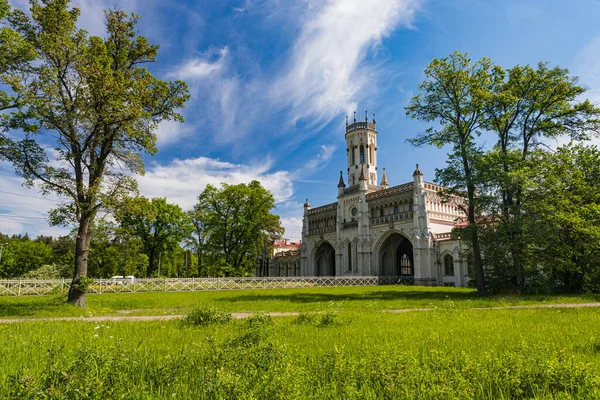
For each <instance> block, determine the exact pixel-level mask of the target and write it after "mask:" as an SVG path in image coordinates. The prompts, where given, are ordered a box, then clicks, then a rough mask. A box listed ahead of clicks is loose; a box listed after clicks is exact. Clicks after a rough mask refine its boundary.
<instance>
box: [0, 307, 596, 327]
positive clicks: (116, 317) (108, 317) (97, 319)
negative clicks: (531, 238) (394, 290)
mask: <svg viewBox="0 0 600 400" xmlns="http://www.w3.org/2000/svg"><path fill="white" fill-rule="evenodd" d="M589 307H600V303H579V304H577V303H575V304H531V305H522V306H496V307H478V308H458V309H460V310H512V309H528V308H534V309H535V308H589ZM432 310H434V308H402V309H399V310H382V312H388V313H394V314H400V313H406V312H412V311H432ZM122 311H127V310H122ZM122 311H117V312H122ZM136 311H137V310H136ZM254 314H256V313H251V312H245V313H232V314H231V316H232V317H233V318H234V319H244V318H248V317H251V316H252V315H254ZM265 314H266V315H269V316H271V317H296V316H298V315H299V314H300V313H299V312H270V313H265ZM183 317H184V315H181V314H178V315H104V316H102V315H100V316H96V317H52V318H10V319H0V324H14V323H20V322H32V321H33V322H55V321H84V322H113V321H169V320H172V319H182V318H183Z"/></svg>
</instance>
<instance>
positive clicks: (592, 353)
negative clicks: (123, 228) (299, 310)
mask: <svg viewBox="0 0 600 400" xmlns="http://www.w3.org/2000/svg"><path fill="white" fill-rule="evenodd" d="M202 321H204V322H206V324H205V325H197V326H193V325H189V324H185V323H184V322H182V321H169V322H143V323H140V322H137V323H133V322H119V323H116V322H115V323H104V324H95V323H90V322H46V323H43V322H34V321H31V322H25V323H20V324H4V325H0V343H2V346H0V398H56V399H63V398H64V399H77V398H82V399H83V398H92V399H108V398H126V399H130V398H131V399H148V398H165V399H166V398H178V399H188V398H189V399H192V398H193V399H196V398H206V399H217V398H239V399H253V398H254V399H259V398H260V399H305V398H314V399H382V398H387V399H401V398H411V399H412V398H419V399H471V398H481V399H483V398H487V399H528V398H539V399H567V398H577V399H597V398H600V328H599V327H600V313H599V312H598V311H597V310H592V309H528V310H472V309H471V310H469V309H460V308H455V307H453V306H449V307H443V308H437V309H435V310H432V311H428V312H411V313H403V314H391V313H381V312H369V310H364V311H363V312H359V311H356V310H335V307H334V308H332V309H330V310H329V311H327V312H325V313H322V314H310V313H303V314H301V315H300V316H298V317H293V318H292V317H290V318H269V317H265V316H257V317H254V318H251V319H248V320H231V321H227V320H225V321H217V320H211V319H210V318H208V319H204V320H202ZM211 322H212V323H211ZM219 322H221V323H219Z"/></svg>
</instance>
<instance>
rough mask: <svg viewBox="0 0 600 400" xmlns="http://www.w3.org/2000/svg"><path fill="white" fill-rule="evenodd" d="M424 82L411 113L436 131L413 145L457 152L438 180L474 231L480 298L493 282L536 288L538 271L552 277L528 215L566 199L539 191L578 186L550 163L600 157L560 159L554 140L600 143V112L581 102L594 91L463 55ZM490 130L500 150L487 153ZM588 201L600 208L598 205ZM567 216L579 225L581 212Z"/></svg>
mask: <svg viewBox="0 0 600 400" xmlns="http://www.w3.org/2000/svg"><path fill="white" fill-rule="evenodd" d="M425 75H426V76H427V80H426V81H424V82H423V83H422V84H421V85H420V86H419V93H418V94H417V95H416V96H415V97H414V98H413V99H412V100H411V103H410V105H409V106H408V107H407V108H406V110H407V114H408V115H409V116H411V117H413V118H416V119H420V120H423V121H426V122H430V123H435V124H436V125H434V126H431V127H430V128H428V129H427V130H426V131H425V132H424V133H423V134H420V135H419V136H417V137H416V138H414V139H411V140H410V141H411V142H412V143H413V144H414V145H417V146H420V145H435V146H438V147H441V146H444V145H451V146H452V152H451V153H450V154H449V155H448V160H447V166H446V167H445V168H440V169H438V170H436V180H437V181H438V183H440V184H442V185H445V186H447V187H448V190H447V191H446V192H445V193H443V194H444V195H445V196H446V198H449V197H452V196H454V197H459V198H462V199H463V202H464V211H465V213H466V217H467V221H468V226H467V227H466V228H461V229H458V230H457V233H458V234H459V235H460V236H461V237H463V239H465V240H466V241H467V242H468V244H469V245H470V247H471V249H470V252H471V253H472V255H473V257H474V261H475V266H476V271H477V287H478V290H479V292H483V290H485V288H486V281H487V280H489V279H492V280H493V282H492V286H493V287H494V289H496V290H497V289H500V290H503V289H508V288H517V289H518V290H521V291H523V290H525V289H526V286H527V279H528V278H529V280H530V281H531V282H530V283H531V284H533V283H534V282H533V281H537V282H539V281H540V275H539V272H540V271H542V270H548V268H546V267H548V266H546V265H542V264H540V263H539V260H540V254H539V246H540V245H541V244H542V243H540V242H539V241H538V240H539V231H537V230H536V228H535V227H534V226H533V225H531V221H535V220H536V219H535V218H534V215H533V214H532V213H531V211H532V209H530V208H529V207H531V206H532V205H533V204H534V203H535V201H538V202H539V201H541V202H542V203H543V204H545V205H544V207H549V206H550V205H551V204H552V203H553V201H555V200H557V199H559V198H560V197H561V196H556V197H553V198H547V199H545V200H544V198H543V197H539V193H545V192H546V193H547V191H546V190H545V188H547V187H553V185H554V183H553V180H555V179H566V180H569V179H572V177H571V176H570V175H569V174H566V175H565V173H566V171H565V170H562V169H556V168H554V169H553V171H554V172H555V173H556V174H557V175H556V176H555V177H554V178H551V176H550V175H549V174H547V173H546V172H547V170H544V169H543V167H544V166H546V167H547V168H549V167H550V165H549V164H548V162H550V161H549V160H553V161H554V162H560V163H562V164H568V165H571V166H573V163H574V160H576V159H582V157H583V156H582V155H583V154H586V155H587V157H588V158H590V157H593V155H594V154H595V151H596V150H595V149H592V148H586V147H566V148H559V151H558V153H557V155H554V154H553V153H552V152H551V151H548V149H549V147H548V144H549V143H548V140H549V139H557V138H561V137H568V138H570V139H571V140H579V141H581V140H587V139H589V138H591V137H594V136H597V135H598V133H599V132H600V109H599V108H597V107H596V106H595V105H593V104H592V103H591V102H589V101H588V100H584V99H583V100H582V99H581V96H582V95H583V94H584V93H585V91H586V88H585V87H583V86H582V85H581V84H580V83H579V81H578V79H577V78H576V77H572V76H570V75H569V71H568V70H566V69H562V68H559V67H550V66H549V64H548V63H539V64H538V65H537V67H531V66H529V65H527V66H519V65H517V66H515V67H512V68H507V69H504V68H502V67H499V66H495V65H493V64H492V62H491V60H489V59H487V58H484V59H482V60H479V61H476V62H472V61H471V60H470V58H469V57H468V55H467V54H464V53H460V52H455V53H453V54H451V55H450V56H448V57H447V58H444V59H441V60H434V61H433V62H432V63H431V64H430V65H429V66H428V67H427V69H426V71H425ZM482 132H488V133H492V134H495V135H496V139H497V142H496V144H495V145H493V146H489V147H488V146H484V143H482V142H481V141H479V140H478V136H479V135H480V134H481V133H482ZM575 169H576V168H575ZM542 182H543V183H542ZM564 183H565V184H566V182H564ZM573 183H575V181H573ZM587 184H590V185H592V184H593V183H591V182H588V183H587ZM535 199H537V200H535ZM588 200H589V201H590V202H592V203H590V204H594V203H593V201H595V200H594V199H592V198H591V197H590V198H588ZM569 201H575V199H573V198H569ZM542 203H537V204H538V205H537V206H536V207H542V206H541V204H542ZM542 208H543V207H542ZM567 210H570V209H569V208H567ZM566 214H568V215H569V217H568V218H575V219H579V217H578V216H577V215H576V213H575V214H573V213H570V211H569V212H566ZM562 215H565V211H564V210H563V214H562ZM588 222H589V223H591V220H590V221H588ZM539 223H540V224H541V223H542V222H541V220H540V221H539ZM549 236H552V235H549ZM589 245H590V246H592V247H593V246H598V245H600V243H599V242H591V243H589ZM542 247H543V246H542ZM550 253H552V252H550ZM566 254H567V253H564V256H566ZM548 262H549V260H548ZM549 269H550V270H553V269H552V268H549ZM487 283H489V282H487ZM580 287H581V285H580Z"/></svg>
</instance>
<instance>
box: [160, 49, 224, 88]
mask: <svg viewBox="0 0 600 400" xmlns="http://www.w3.org/2000/svg"><path fill="white" fill-rule="evenodd" d="M228 54H229V49H228V48H227V46H225V47H223V48H222V49H218V50H214V49H211V50H209V51H208V52H207V53H205V54H202V55H201V56H199V57H194V58H191V59H188V60H187V61H185V62H184V63H183V65H181V66H180V67H179V68H178V69H177V70H175V71H173V72H171V73H170V74H168V76H169V77H174V78H177V79H186V80H196V79H204V78H207V77H209V76H210V75H212V74H215V73H218V72H219V71H220V70H221V69H222V68H223V66H224V65H225V62H226V59H227V55H228ZM215 56H216V59H214V58H215Z"/></svg>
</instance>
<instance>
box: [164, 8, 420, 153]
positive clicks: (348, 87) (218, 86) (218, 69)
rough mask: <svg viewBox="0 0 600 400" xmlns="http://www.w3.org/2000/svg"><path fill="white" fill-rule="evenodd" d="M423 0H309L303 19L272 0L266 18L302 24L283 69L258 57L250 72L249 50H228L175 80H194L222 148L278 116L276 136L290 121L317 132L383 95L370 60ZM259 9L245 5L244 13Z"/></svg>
mask: <svg viewBox="0 0 600 400" xmlns="http://www.w3.org/2000/svg"><path fill="white" fill-rule="evenodd" d="M421 1H422V0H370V1H365V0H327V1H323V2H322V3H321V2H318V3H315V2H311V1H308V0H307V1H305V2H303V3H302V4H303V5H304V7H303V10H302V12H303V14H302V13H300V14H297V13H293V14H292V13H286V12H281V9H286V8H294V10H296V11H297V9H296V8H295V7H296V6H292V5H291V4H288V2H285V1H283V2H282V1H272V2H270V3H269V4H270V6H269V9H270V10H271V12H270V14H269V16H268V17H266V18H271V19H272V18H279V19H281V22H280V24H281V25H298V26H297V29H296V30H295V31H296V32H297V33H296V37H295V38H292V39H291V40H292V43H291V47H290V50H289V51H287V52H283V53H280V54H279V55H277V56H276V57H275V58H274V59H273V60H272V61H271V62H272V63H273V65H276V66H277V68H273V65H270V66H265V65H254V64H252V63H256V62H257V60H251V62H250V64H252V65H253V67H252V68H249V67H248V59H247V57H248V54H247V53H244V52H243V51H242V52H241V53H242V54H243V55H241V53H240V51H239V49H237V48H234V47H224V48H223V49H222V50H215V49H210V50H209V51H207V52H206V54H201V55H200V56H199V57H196V58H194V59H187V60H184V61H183V62H182V63H181V64H180V66H179V67H177V68H176V70H175V71H174V72H173V73H172V76H177V77H188V78H189V79H190V80H191V82H190V83H191V86H192V95H193V98H192V102H191V103H190V104H189V108H201V109H203V110H205V111H206V114H205V115H210V118H211V119H212V120H213V126H214V128H215V129H216V130H217V131H218V132H219V134H218V135H217V136H216V137H215V141H216V143H217V144H222V145H223V144H234V145H236V146H243V145H244V143H248V141H247V139H248V137H247V136H248V134H249V133H250V132H252V133H253V134H257V135H260V134H261V133H260V131H259V132H256V129H255V128H256V126H257V125H258V124H260V123H262V124H264V123H265V122H266V120H265V117H267V120H268V118H269V116H274V115H276V116H277V118H278V123H279V125H280V126H281V127H282V129H280V130H279V132H276V133H272V132H271V133H269V135H273V134H276V135H277V134H279V135H281V134H283V133H284V131H285V129H286V124H289V123H291V124H294V123H296V122H297V121H298V120H301V119H303V120H304V121H307V122H309V123H310V125H311V126H312V127H313V129H312V131H317V129H314V127H315V126H323V125H324V124H327V123H328V122H330V121H331V120H332V119H333V118H335V117H336V116H337V115H339V114H340V113H342V112H349V111H351V110H355V109H356V107H357V104H359V103H360V102H362V101H364V100H365V99H367V98H369V96H370V95H372V94H373V93H374V92H375V91H376V90H377V85H378V83H379V79H380V72H381V71H380V70H379V68H378V66H377V65H373V63H369V62H368V61H369V57H370V56H372V55H373V54H374V52H375V50H376V49H377V47H378V46H379V45H380V44H381V43H382V40H383V39H384V38H385V37H386V36H388V35H389V34H390V33H391V32H392V31H394V30H395V29H397V28H398V27H400V26H403V27H411V26H412V25H411V24H412V21H413V19H414V15H415V13H416V11H417V10H418V8H419V5H420V3H421ZM263 5H264V2H260V6H261V7H262V6H263ZM253 7H256V5H253V4H249V3H248V2H246V4H245V8H247V9H248V10H252V8H253ZM240 70H243V72H240ZM200 118H202V116H200V117H198V116H196V117H195V119H200ZM214 121H219V122H218V123H214ZM282 121H285V123H282ZM192 123H194V122H192ZM309 136H311V135H310V133H307V134H306V135H304V136H303V137H304V138H308V137H309ZM252 139H253V140H254V139H256V136H255V135H253V137H252ZM296 144H298V143H296Z"/></svg>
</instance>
